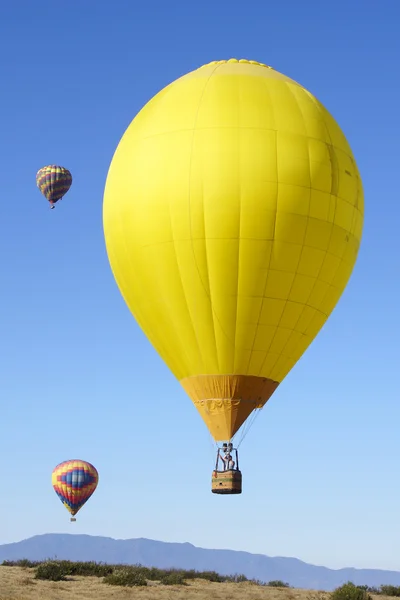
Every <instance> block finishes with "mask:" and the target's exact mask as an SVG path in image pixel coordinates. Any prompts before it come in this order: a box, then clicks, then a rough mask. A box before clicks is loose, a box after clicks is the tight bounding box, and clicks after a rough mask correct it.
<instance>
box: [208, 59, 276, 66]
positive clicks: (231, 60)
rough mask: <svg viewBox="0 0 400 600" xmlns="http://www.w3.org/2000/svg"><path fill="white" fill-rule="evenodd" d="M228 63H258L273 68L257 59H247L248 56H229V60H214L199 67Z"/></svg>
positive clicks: (257, 64)
mask: <svg viewBox="0 0 400 600" xmlns="http://www.w3.org/2000/svg"><path fill="white" fill-rule="evenodd" d="M226 63H241V64H245V65H256V66H257V67H265V68H266V69H272V68H273V67H270V66H269V65H265V64H264V63H262V62H258V61H256V60H247V58H229V59H228V60H213V61H211V62H209V63H207V64H205V65H201V67H199V69H202V68H203V67H210V66H211V65H224V64H226Z"/></svg>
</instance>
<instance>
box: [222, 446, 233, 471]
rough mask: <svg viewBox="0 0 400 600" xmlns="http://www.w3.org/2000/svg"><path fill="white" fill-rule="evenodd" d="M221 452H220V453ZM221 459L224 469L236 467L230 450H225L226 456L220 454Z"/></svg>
mask: <svg viewBox="0 0 400 600" xmlns="http://www.w3.org/2000/svg"><path fill="white" fill-rule="evenodd" d="M218 454H219V453H218ZM219 457H220V459H221V460H222V462H223V465H224V471H231V470H233V469H234V468H235V461H234V460H233V458H232V456H231V453H230V452H229V450H227V451H225V456H221V455H220V454H219Z"/></svg>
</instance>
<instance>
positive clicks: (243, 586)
mask: <svg viewBox="0 0 400 600" xmlns="http://www.w3.org/2000/svg"><path fill="white" fill-rule="evenodd" d="M34 576H35V569H27V568H21V567H3V566H0V600H75V599H76V600H79V599H82V600H85V599H86V598H88V599H91V600H95V599H96V600H97V599H98V600H108V599H112V600H118V599H119V598H121V599H124V598H125V599H127V600H129V599H130V598H135V599H138V600H186V599H187V600H264V599H265V600H327V599H328V598H329V594H325V593H324V592H313V591H309V590H297V589H292V588H274V587H261V586H257V585H254V584H252V583H249V582H243V583H214V582H210V581H205V580H204V579H194V580H188V582H187V586H181V585H171V586H164V585H161V584H160V583H158V582H157V581H148V585H147V586H146V587H133V588H124V587H117V586H109V585H105V584H104V583H103V582H102V579H100V578H98V577H80V576H75V575H74V576H71V577H68V578H67V581H57V582H55V581H41V580H38V579H34ZM383 598H384V597H383V596H379V600H383ZM377 600H378V597H377Z"/></svg>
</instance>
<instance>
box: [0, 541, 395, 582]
mask: <svg viewBox="0 0 400 600" xmlns="http://www.w3.org/2000/svg"><path fill="white" fill-rule="evenodd" d="M56 557H57V558H58V559H65V560H74V561H89V560H93V561H96V562H103V563H109V564H115V563H120V564H138V563H140V564H142V565H143V566H147V567H159V568H173V567H175V568H181V569H196V570H197V571H216V572H217V573H220V574H221V575H233V574H235V573H238V574H243V575H246V577H248V578H249V579H259V580H261V581H264V582H268V581H272V580H274V579H275V580H276V579H280V580H282V581H285V582H287V583H289V584H290V585H291V586H292V587H297V588H305V589H314V590H326V591H330V590H332V589H334V588H335V587H337V586H339V585H341V584H342V583H345V582H346V581H353V583H355V584H357V585H363V584H364V585H369V586H376V587H379V586H380V585H382V584H385V585H400V572H399V571H384V570H379V569H354V568H345V569H337V570H336V569H328V568H327V567H319V566H315V565H311V564H308V563H305V562H303V561H301V560H298V559H297V558H286V557H270V556H265V555H263V554H251V553H250V552H240V551H236V550H211V549H206V548H198V547H196V546H193V545H192V544H189V543H170V542H159V541H155V540H148V539H145V538H138V539H130V540H115V539H113V538H108V537H97V536H90V535H72V534H59V533H48V534H44V535H36V536H34V537H31V538H29V539H26V540H22V541H21V542H15V543H13V544H3V545H0V562H3V560H18V559H22V558H28V559H30V560H46V559H48V558H56Z"/></svg>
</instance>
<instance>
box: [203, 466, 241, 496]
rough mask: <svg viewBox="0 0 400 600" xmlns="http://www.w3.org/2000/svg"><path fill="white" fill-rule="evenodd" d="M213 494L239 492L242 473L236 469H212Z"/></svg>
mask: <svg viewBox="0 0 400 600" xmlns="http://www.w3.org/2000/svg"><path fill="white" fill-rule="evenodd" d="M211 491H212V493H213V494H241V493H242V473H241V471H239V470H238V469H236V470H235V469H229V470H227V471H215V470H214V471H213V474H212V481H211Z"/></svg>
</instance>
